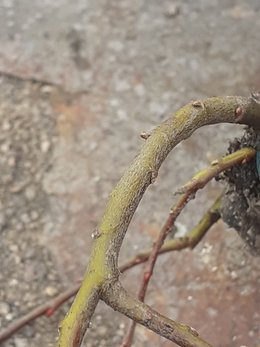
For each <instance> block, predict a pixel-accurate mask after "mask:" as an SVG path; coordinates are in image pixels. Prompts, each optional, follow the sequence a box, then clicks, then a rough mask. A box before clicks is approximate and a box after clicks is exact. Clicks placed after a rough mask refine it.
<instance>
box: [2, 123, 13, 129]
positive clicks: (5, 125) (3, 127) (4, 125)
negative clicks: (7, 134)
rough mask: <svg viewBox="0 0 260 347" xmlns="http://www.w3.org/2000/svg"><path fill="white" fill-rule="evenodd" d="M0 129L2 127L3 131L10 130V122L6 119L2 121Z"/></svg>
mask: <svg viewBox="0 0 260 347" xmlns="http://www.w3.org/2000/svg"><path fill="white" fill-rule="evenodd" d="M2 129H3V130H4V131H8V130H10V129H11V124H10V123H9V122H8V121H5V122H4V123H3V126H2Z"/></svg>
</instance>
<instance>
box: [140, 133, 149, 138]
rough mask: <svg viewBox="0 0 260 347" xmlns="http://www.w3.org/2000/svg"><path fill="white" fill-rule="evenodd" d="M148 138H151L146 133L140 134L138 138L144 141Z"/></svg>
mask: <svg viewBox="0 0 260 347" xmlns="http://www.w3.org/2000/svg"><path fill="white" fill-rule="evenodd" d="M150 136H151V133H147V132H142V133H141V134H140V137H141V138H142V139H144V140H147V139H148V137H150Z"/></svg>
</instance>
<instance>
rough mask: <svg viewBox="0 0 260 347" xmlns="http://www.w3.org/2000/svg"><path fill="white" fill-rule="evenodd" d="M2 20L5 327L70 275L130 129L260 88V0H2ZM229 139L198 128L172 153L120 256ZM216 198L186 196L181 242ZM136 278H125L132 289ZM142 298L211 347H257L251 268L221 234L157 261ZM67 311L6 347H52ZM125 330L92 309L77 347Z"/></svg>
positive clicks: (133, 136)
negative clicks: (194, 103) (197, 103)
mask: <svg viewBox="0 0 260 347" xmlns="http://www.w3.org/2000/svg"><path fill="white" fill-rule="evenodd" d="M0 23H1V24H0V28H1V30H0V42H1V52H0V71H1V73H0V123H1V124H0V128H1V135H0V141H1V143H0V150H1V159H0V166H1V173H2V174H1V187H0V188H1V190H0V193H1V210H0V225H1V245H0V261H1V273H0V324H1V329H2V327H4V326H6V325H7V324H8V323H9V322H11V321H13V320H14V319H15V318H16V317H18V316H20V315H22V314H23V313H25V312H27V311H28V310H29V309H30V308H31V307H34V306H36V305H37V304H39V303H41V302H44V301H45V300H47V299H48V298H50V297H53V296H55V295H56V294H57V292H59V291H60V290H62V289H64V288H67V287H68V286H69V285H70V284H71V283H72V282H74V281H77V280H78V279H79V278H80V277H81V275H82V273H83V271H84V268H85V264H86V262H87V259H88V254H89V250H90V246H91V236H90V235H91V232H92V230H93V228H94V226H95V225H96V224H97V223H98V221H99V219H100V217H101V215H102V212H103V210H104V206H105V202H106V199H107V197H108V194H109V193H110V191H111V189H112V187H113V186H114V184H115V183H116V182H117V181H118V179H119V178H120V176H121V175H122V173H123V171H124V169H125V168H126V167H127V165H128V164H129V161H130V160H131V159H132V158H134V156H135V155H136V153H137V151H138V148H140V145H141V142H142V140H141V139H140V138H139V134H140V133H141V132H142V131H146V130H149V129H151V128H153V127H154V126H155V125H156V124H158V123H160V122H161V121H162V120H163V119H165V118H166V117H167V115H168V114H170V113H171V112H173V111H175V110H176V109H178V108H179V107H180V106H181V105H183V104H185V103H186V102H188V101H190V100H194V99H197V98H203V97H207V96H212V95H233V94H239V95H248V94H249V92H250V91H256V90H260V61H259V54H260V40H259V32H260V2H259V1H258V0H249V1H242V0H238V1H233V0H225V1H224V0H220V1H216V0H215V1H214V0H212V1H206V0H199V1H196V2H195V1H185V2H184V1H179V2H176V1H160V2H158V1H155V0H151V1H137V0H133V1H130V0H127V1H126V0H125V1H123V0H122V1H115V0H111V1H105V0H97V1H94V0H92V1H91V0H89V1H87V0H85V1H82V0H78V1H74V2H71V1H69V0H57V1H55V2H54V1H50V0H45V1H39V0H36V1H33V2H32V1H29V0H24V1H22V2H18V1H14V0H2V1H1V2H0ZM240 133H241V128H239V127H236V126H230V125H219V126H214V127H207V128H204V129H201V130H199V131H197V132H196V134H194V136H192V138H191V139H189V140H186V141H185V142H184V143H182V144H181V145H180V146H178V147H177V148H176V150H175V151H174V153H172V154H171V155H170V156H169V158H168V159H167V160H166V162H165V164H164V165H163V167H162V169H161V171H160V174H159V178H158V180H157V182H156V184H155V185H154V186H153V187H151V188H149V191H148V192H147V194H146V195H145V197H144V199H143V201H142V203H141V205H140V207H139V209H138V211H137V213H136V215H135V217H134V219H133V222H132V223H131V226H130V229H129V233H128V235H127V237H126V240H125V243H124V245H123V249H122V252H121V258H122V259H126V258H127V257H128V256H130V255H133V254H134V253H135V252H137V251H138V250H139V249H142V248H143V247H144V246H146V247H147V244H151V243H152V240H153V239H154V237H155V236H156V235H157V233H158V231H159V229H160V226H161V225H162V223H163V221H164V220H165V218H166V216H167V211H168V209H169V206H171V205H172V203H173V200H174V196H173V193H174V191H175V190H176V189H177V188H178V187H179V186H180V185H182V184H183V183H184V182H185V181H186V180H187V179H189V178H190V177H191V175H192V174H193V173H195V172H196V171H197V170H198V169H199V168H201V167H203V166H205V165H206V164H207V163H209V162H210V161H211V160H213V159H215V158H216V157H217V156H219V155H221V154H223V153H224V152H225V150H226V147H227V142H228V139H230V138H232V137H234V136H237V135H239V134H240ZM220 189H221V187H220V186H219V185H217V184H216V183H212V184H210V186H209V188H208V189H206V190H205V191H203V192H202V193H200V194H199V195H198V199H197V200H196V203H194V202H192V203H191V204H190V206H189V207H188V208H187V209H186V210H185V212H184V213H183V214H182V215H181V217H180V219H179V221H178V226H179V228H180V229H181V230H182V231H185V230H188V229H189V228H191V227H192V226H193V225H194V224H195V223H196V221H197V220H198V219H199V218H200V216H201V215H202V213H203V211H205V209H206V208H207V206H209V205H210V203H211V201H212V200H213V199H214V196H216V194H217V192H218V191H219V190H220ZM139 274H140V269H139V270H138V269H135V270H132V271H130V272H129V273H128V274H126V275H124V276H123V281H124V283H125V285H126V287H127V288H129V289H130V290H131V291H133V292H135V290H136V289H137V287H138V280H139V277H138V275H139ZM147 301H148V302H149V303H150V304H151V305H152V306H153V307H155V308H157V309H158V310H159V311H160V312H163V313H165V314H168V315H169V316H171V317H173V318H175V319H177V320H180V321H183V322H185V323H188V324H191V325H192V326H193V327H194V328H196V329H197V330H198V331H199V332H200V333H201V335H202V336H204V337H205V338H206V339H208V340H209V341H210V342H211V343H212V344H213V345H214V346H217V347H239V346H247V347H258V346H259V345H260V332H259V326H260V317H259V312H260V303H259V301H260V298H259V259H257V258H253V257H252V256H251V255H250V254H248V252H247V251H246V249H245V247H244V245H243V244H242V242H241V241H240V239H239V237H238V236H237V235H236V233H235V232H234V231H233V230H227V229H226V228H225V226H224V225H223V224H221V223H219V224H218V225H216V226H215V227H214V229H212V231H211V232H210V234H209V235H208V236H207V237H206V240H205V241H204V242H203V243H202V244H201V245H199V246H198V248H196V249H195V250H194V251H193V252H191V251H184V252H181V253H178V254H177V253H176V254H172V255H165V256H163V257H162V258H161V259H160V260H159V262H158V266H157V270H156V273H155V275H154V279H153V280H152V281H151V286H150V290H149V295H148V298H147ZM67 308H68V306H66V305H65V306H64V307H63V308H62V309H61V310H59V312H57V313H56V314H55V315H54V317H52V318H51V319H47V318H44V317H43V318H40V319H38V320H37V321H36V322H34V323H32V324H30V325H29V326H28V327H26V328H25V329H23V330H22V331H21V332H20V333H18V334H16V335H15V336H13V337H12V338H11V339H10V340H9V341H7V342H5V343H4V344H3V346H4V347H11V346H13V347H23V346H29V347H31V346H38V347H43V346H54V345H55V337H56V335H57V326H58V321H59V320H60V319H61V318H62V317H63V315H64V313H65V311H66V310H67ZM112 314H113V315H114V316H113V317H115V318H114V319H111V315H112ZM126 324H127V320H126V319H125V318H122V317H121V316H120V315H118V314H115V313H112V312H111V310H109V309H107V308H106V307H104V305H99V307H98V310H97V314H96V316H95V318H94V319H93V324H92V327H91V329H90V332H89V334H88V335H87V338H86V340H85V342H84V344H83V345H84V346H88V347H91V346H107V347H110V346H111V347H112V346H119V344H120V341H121V339H122V336H123V334H124V326H125V325H126ZM135 336H136V339H135V346H136V347H141V346H164V347H165V346H172V345H173V344H171V343H169V342H167V341H165V340H162V339H160V338H159V337H157V336H155V335H154V334H152V333H151V332H149V331H147V330H145V329H144V328H142V327H138V329H137V331H136V335H135Z"/></svg>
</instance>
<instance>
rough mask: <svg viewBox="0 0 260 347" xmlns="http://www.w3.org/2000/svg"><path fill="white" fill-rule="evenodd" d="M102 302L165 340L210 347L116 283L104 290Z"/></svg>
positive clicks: (192, 332)
mask: <svg viewBox="0 0 260 347" xmlns="http://www.w3.org/2000/svg"><path fill="white" fill-rule="evenodd" d="M105 289H106V290H105V292H104V293H103V300H104V301H105V302H106V303H107V304H108V305H109V306H110V307H112V308H113V309H114V310H116V311H118V312H120V313H122V314H124V315H125V316H127V317H129V318H131V319H133V320H135V321H136V322H138V323H139V324H142V325H143V326H145V327H147V328H148V329H150V330H152V331H154V332H155V333H157V334H159V335H160V336H162V337H165V338H166V339H168V340H170V341H172V342H175V343H177V344H178V345H179V346H183V347H212V346H211V345H210V344H209V343H208V342H206V341H205V340H203V339H202V338H201V337H200V336H199V333H198V332H197V331H196V330H195V329H193V328H191V327H189V326H188V325H185V324H181V323H178V322H175V321H174V320H172V319H169V318H168V317H165V316H163V315H161V314H160V313H158V312H157V311H155V310H153V309H152V308H151V307H150V306H148V305H146V304H144V303H143V302H141V301H140V300H138V299H136V298H134V297H132V296H131V295H130V294H129V293H127V292H126V290H125V289H124V288H123V287H122V285H121V283H120V282H119V281H117V282H116V283H115V284H113V285H112V286H108V287H106V288H105Z"/></svg>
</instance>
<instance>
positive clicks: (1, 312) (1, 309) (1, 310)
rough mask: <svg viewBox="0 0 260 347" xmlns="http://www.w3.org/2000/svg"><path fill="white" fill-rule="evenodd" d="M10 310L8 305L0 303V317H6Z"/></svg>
mask: <svg viewBox="0 0 260 347" xmlns="http://www.w3.org/2000/svg"><path fill="white" fill-rule="evenodd" d="M10 309H11V308H10V305H9V304H8V303H7V302H4V301H0V316H6V315H7V314H8V313H9V312H10Z"/></svg>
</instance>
